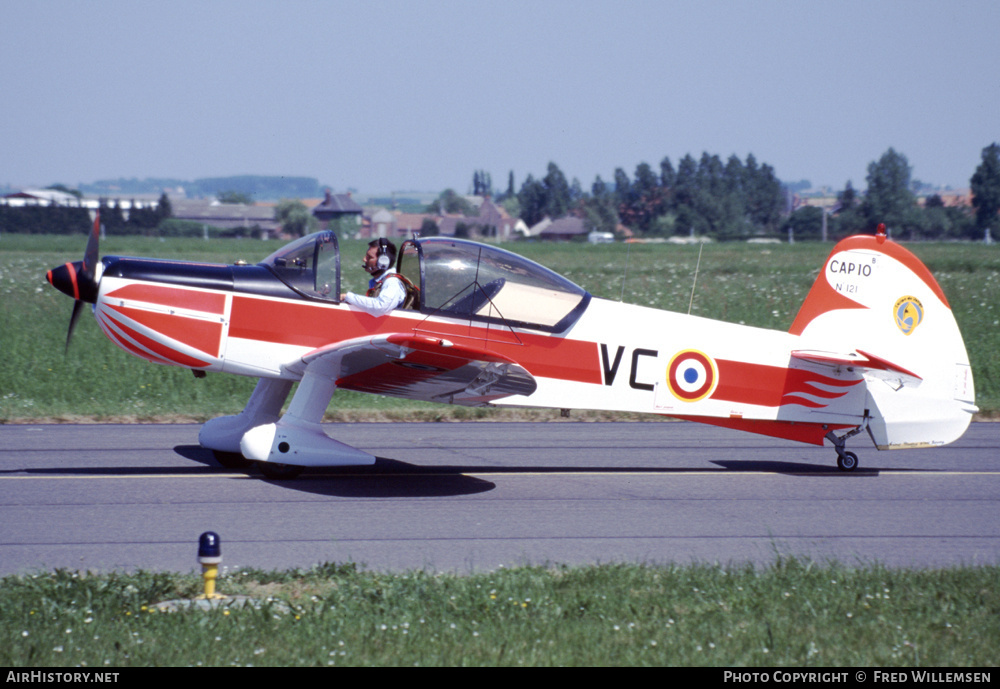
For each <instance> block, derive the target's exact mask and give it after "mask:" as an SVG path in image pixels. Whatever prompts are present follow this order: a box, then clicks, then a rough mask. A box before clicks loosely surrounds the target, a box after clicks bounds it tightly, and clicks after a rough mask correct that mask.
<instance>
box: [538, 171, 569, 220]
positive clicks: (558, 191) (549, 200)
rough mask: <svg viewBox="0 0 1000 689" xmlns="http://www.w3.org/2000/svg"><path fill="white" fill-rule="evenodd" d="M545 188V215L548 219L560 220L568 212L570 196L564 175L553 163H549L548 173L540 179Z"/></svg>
mask: <svg viewBox="0 0 1000 689" xmlns="http://www.w3.org/2000/svg"><path fill="white" fill-rule="evenodd" d="M542 185H543V186H544V187H545V213H546V215H548V216H549V217H550V218H561V217H563V216H564V215H566V213H567V212H569V208H570V203H571V196H570V186H569V183H568V182H567V181H566V175H564V174H563V172H562V170H560V169H559V166H558V165H556V164H555V163H551V162H550V163H549V167H548V172H546V174H545V177H543V178H542Z"/></svg>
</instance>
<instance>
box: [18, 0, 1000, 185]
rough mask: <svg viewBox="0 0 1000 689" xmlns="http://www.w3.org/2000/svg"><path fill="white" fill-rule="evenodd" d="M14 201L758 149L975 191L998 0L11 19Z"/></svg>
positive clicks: (87, 6) (372, 179) (580, 173)
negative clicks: (95, 185)
mask: <svg viewBox="0 0 1000 689" xmlns="http://www.w3.org/2000/svg"><path fill="white" fill-rule="evenodd" d="M0 17H2V23H0V64H2V69H0V94H2V106H0V124H2V135H0V184H11V185H44V184H50V183H56V182H60V183H64V184H69V185H75V184H78V183H82V182H83V183H85V182H92V181H95V180H98V179H107V178H117V177H138V178H145V177H177V178H181V179H194V178H197V177H212V176H224V175H237V174H266V175H295V176H309V177H316V178H318V179H319V181H320V182H321V183H322V184H326V185H330V186H332V187H333V188H334V189H335V190H338V191H343V190H345V189H347V188H349V187H352V188H356V189H358V190H359V191H361V192H362V193H383V192H388V191H403V190H432V191H433V190H440V189H444V188H446V187H452V188H455V189H457V190H459V191H461V192H464V191H466V189H467V188H468V187H469V185H470V184H471V180H472V173H473V171H474V170H477V169H483V170H486V171H488V172H490V173H491V175H492V178H493V182H494V185H495V186H498V187H501V188H503V187H505V186H506V183H507V175H508V173H509V172H510V171H513V172H514V175H515V180H516V184H517V186H520V185H521V183H522V182H523V180H524V178H525V176H526V175H528V174H532V175H534V176H535V177H540V176H543V175H544V174H545V171H546V167H547V165H548V163H549V161H553V162H555V163H556V164H557V165H559V167H560V168H561V169H562V171H563V172H564V173H565V175H566V176H567V177H568V178H570V179H573V178H577V179H579V180H580V182H581V183H582V184H583V186H584V187H585V188H586V189H589V188H590V185H591V183H592V182H593V181H594V178H595V177H596V176H597V175H600V176H601V177H602V178H603V179H604V180H605V181H610V180H611V179H612V176H613V174H614V170H615V168H617V167H621V168H623V169H624V170H625V171H626V172H627V173H628V174H629V175H630V176H631V175H632V174H633V172H634V171H635V168H636V166H637V165H638V164H639V163H642V162H647V163H649V164H650V165H652V166H654V168H655V167H657V166H658V164H659V162H660V160H661V159H662V158H663V157H664V156H669V157H670V159H671V160H672V161H673V162H674V164H675V165H676V163H677V161H678V160H679V159H680V158H682V157H683V156H684V155H685V154H688V153H691V154H692V155H694V156H695V157H696V158H697V157H700V155H701V153H702V152H703V151H707V152H709V153H713V154H718V155H720V156H721V157H722V158H723V159H725V158H727V157H729V156H730V155H732V154H735V155H737V156H739V157H740V158H741V159H745V158H746V156H747V155H748V154H750V153H752V154H753V155H754V156H755V157H756V158H757V160H758V161H759V162H762V163H769V164H770V165H772V166H773V167H774V168H775V171H776V173H777V175H778V177H779V178H781V179H783V180H786V181H796V180H799V179H803V178H804V179H809V180H811V181H812V182H813V183H814V185H822V184H826V185H830V186H833V187H834V188H842V187H843V186H844V184H845V182H847V181H848V180H851V181H852V183H853V185H854V186H855V188H863V187H864V186H865V176H866V174H867V172H866V170H867V166H868V164H869V163H870V162H872V161H874V160H876V159H877V158H879V157H880V156H881V155H882V154H883V153H884V152H885V151H886V150H888V149H889V148H890V147H892V148H894V149H895V150H896V151H898V152H900V153H903V154H904V155H905V156H907V158H908V159H909V162H910V165H911V166H912V167H913V176H914V178H916V179H920V180H922V181H925V182H930V183H934V184H940V185H951V186H953V187H966V186H968V181H969V178H970V177H971V175H972V173H973V172H974V171H975V168H976V166H977V165H978V164H979V161H980V153H981V151H982V149H983V148H984V147H985V146H987V145H989V144H990V143H992V142H994V141H1000V40H998V36H1000V3H997V2H996V0H958V1H955V0H950V1H943V0H937V1H926V0H907V1H905V2H903V1H899V2H890V1H879V0H869V1H867V2H854V1H851V0H845V1H837V2H824V1H808V2H807V1H805V0H796V1H788V0H759V1H756V2H736V1H735V0H734V1H725V2H723V1H717V0H703V1H700V2H694V1H684V2H680V1H671V0H659V1H656V2H647V1H639V0H635V1H628V0H616V1H612V2H605V1H598V0H576V1H575V2H564V1H557V0H534V1H528V2H522V1H520V0H503V1H500V2H486V1H478V0H464V1H457V0H456V1H453V0H427V1H420V0H411V1H408V2H403V1H401V0H374V1H373V0H365V1H359V2H353V1H334V0H329V1H320V0H298V1H296V0H282V1H281V2H264V1H262V0H242V1H238V2H237V1H230V0H205V1H202V2H190V1H188V0H171V1H170V2H162V1H157V2H153V1H148V0H128V1H119V0H95V1H93V2H79V1H68V0H67V1H61V0H34V1H28V0H0Z"/></svg>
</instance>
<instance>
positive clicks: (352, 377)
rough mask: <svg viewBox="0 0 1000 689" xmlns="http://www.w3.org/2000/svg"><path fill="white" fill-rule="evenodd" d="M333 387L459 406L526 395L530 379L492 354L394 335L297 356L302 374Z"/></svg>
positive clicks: (533, 385) (532, 385) (430, 339)
mask: <svg viewBox="0 0 1000 689" xmlns="http://www.w3.org/2000/svg"><path fill="white" fill-rule="evenodd" d="M306 370H308V371H309V372H310V373H317V374H320V375H324V376H326V377H328V378H330V379H331V380H334V381H335V382H336V385H337V387H338V388H341V389H345V390H357V391H359V392H367V393H373V394H379V395H389V396H392V397H402V398H405V399H414V400H424V401H427V402H438V403H445V404H460V405H464V406H483V405H486V404H489V403H491V402H493V401H495V400H498V399H501V398H503V397H508V396H510V395H530V394H532V393H533V392H534V391H535V389H536V387H537V386H536V383H535V379H534V377H532V375H531V374H530V373H528V371H527V370H525V369H524V368H523V367H521V366H519V365H518V364H517V363H516V362H515V361H513V360H512V359H510V358H508V357H505V356H503V355H502V354H498V353H496V352H492V351H489V350H487V349H482V348H479V347H473V346H469V345H464V344H456V343H454V342H451V341H449V340H446V339H442V338H439V337H430V336H425V335H414V334H412V333H394V334H390V335H379V336H376V337H364V338H358V339H355V340H350V341H347V342H340V343H337V344H333V345H330V346H327V347H321V348H319V349H315V350H313V351H312V352H309V353H308V354H306V355H305V356H303V357H302V371H301V372H302V373H304V372H305V371H306Z"/></svg>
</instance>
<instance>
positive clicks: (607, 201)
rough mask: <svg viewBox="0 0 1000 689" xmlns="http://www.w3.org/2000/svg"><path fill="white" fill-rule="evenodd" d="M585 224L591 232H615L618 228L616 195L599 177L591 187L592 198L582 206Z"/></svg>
mask: <svg viewBox="0 0 1000 689" xmlns="http://www.w3.org/2000/svg"><path fill="white" fill-rule="evenodd" d="M580 208H581V210H582V212H583V220H584V224H585V225H586V226H587V228H588V229H589V230H591V231H597V232H614V231H615V230H616V229H617V227H618V213H617V211H616V210H615V197H614V194H612V193H611V191H610V190H609V189H608V186H607V185H606V184H605V183H604V180H602V179H601V176H600V175H598V176H597V178H596V179H595V180H594V183H593V184H592V185H591V186H590V196H588V197H586V198H584V199H583V201H582V202H581V204H580Z"/></svg>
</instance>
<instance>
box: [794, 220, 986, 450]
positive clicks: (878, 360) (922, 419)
mask: <svg viewBox="0 0 1000 689" xmlns="http://www.w3.org/2000/svg"><path fill="white" fill-rule="evenodd" d="M789 332H791V333H792V334H793V335H798V336H799V337H800V338H801V339H802V348H803V349H804V350H809V351H819V352H828V353H830V354H831V359H834V358H841V359H853V360H856V361H858V362H859V365H858V368H862V369H865V371H864V376H865V382H866V385H867V390H868V398H867V402H866V409H867V410H868V414H869V425H868V430H869V433H870V434H871V437H872V440H873V441H874V442H875V445H876V446H877V447H878V448H879V449H890V448H902V447H923V446H932V445H943V444H945V443H949V442H952V441H954V440H957V439H958V438H959V437H961V435H962V434H963V433H964V432H965V430H966V428H968V425H969V422H970V421H971V419H972V414H974V413H975V412H976V411H978V409H976V407H975V390H974V386H973V379H972V371H971V368H970V366H969V358H968V354H967V352H966V349H965V343H964V342H963V340H962V335H961V333H960V332H959V329H958V324H957V323H956V322H955V317H954V315H953V314H952V311H951V307H950V305H949V304H948V300H947V298H946V297H945V295H944V292H943V291H942V290H941V287H940V285H939V284H938V283H937V280H935V279H934V276H933V275H932V274H931V272H930V271H929V270H928V269H927V267H926V266H925V265H924V264H923V263H922V262H921V261H920V260H919V259H918V258H917V257H916V256H914V255H913V254H912V253H911V252H910V251H908V250H907V249H905V248H903V247H902V246H900V245H899V244H896V243H894V242H891V241H888V240H887V239H886V238H885V236H884V235H878V236H868V235H857V236H853V237H848V238H847V239H844V240H842V241H840V242H839V243H838V244H837V245H836V246H835V247H834V248H833V251H831V253H830V255H829V257H828V258H827V260H826V263H825V264H824V266H823V270H822V272H821V274H820V275H819V276H818V277H817V279H816V281H815V283H814V284H813V286H812V289H811V290H810V292H809V294H808V295H807V297H806V300H805V301H804V302H803V304H802V307H801V309H800V310H799V313H798V315H797V316H796V318H795V321H794V322H793V323H792V327H791V328H790V331H789Z"/></svg>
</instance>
